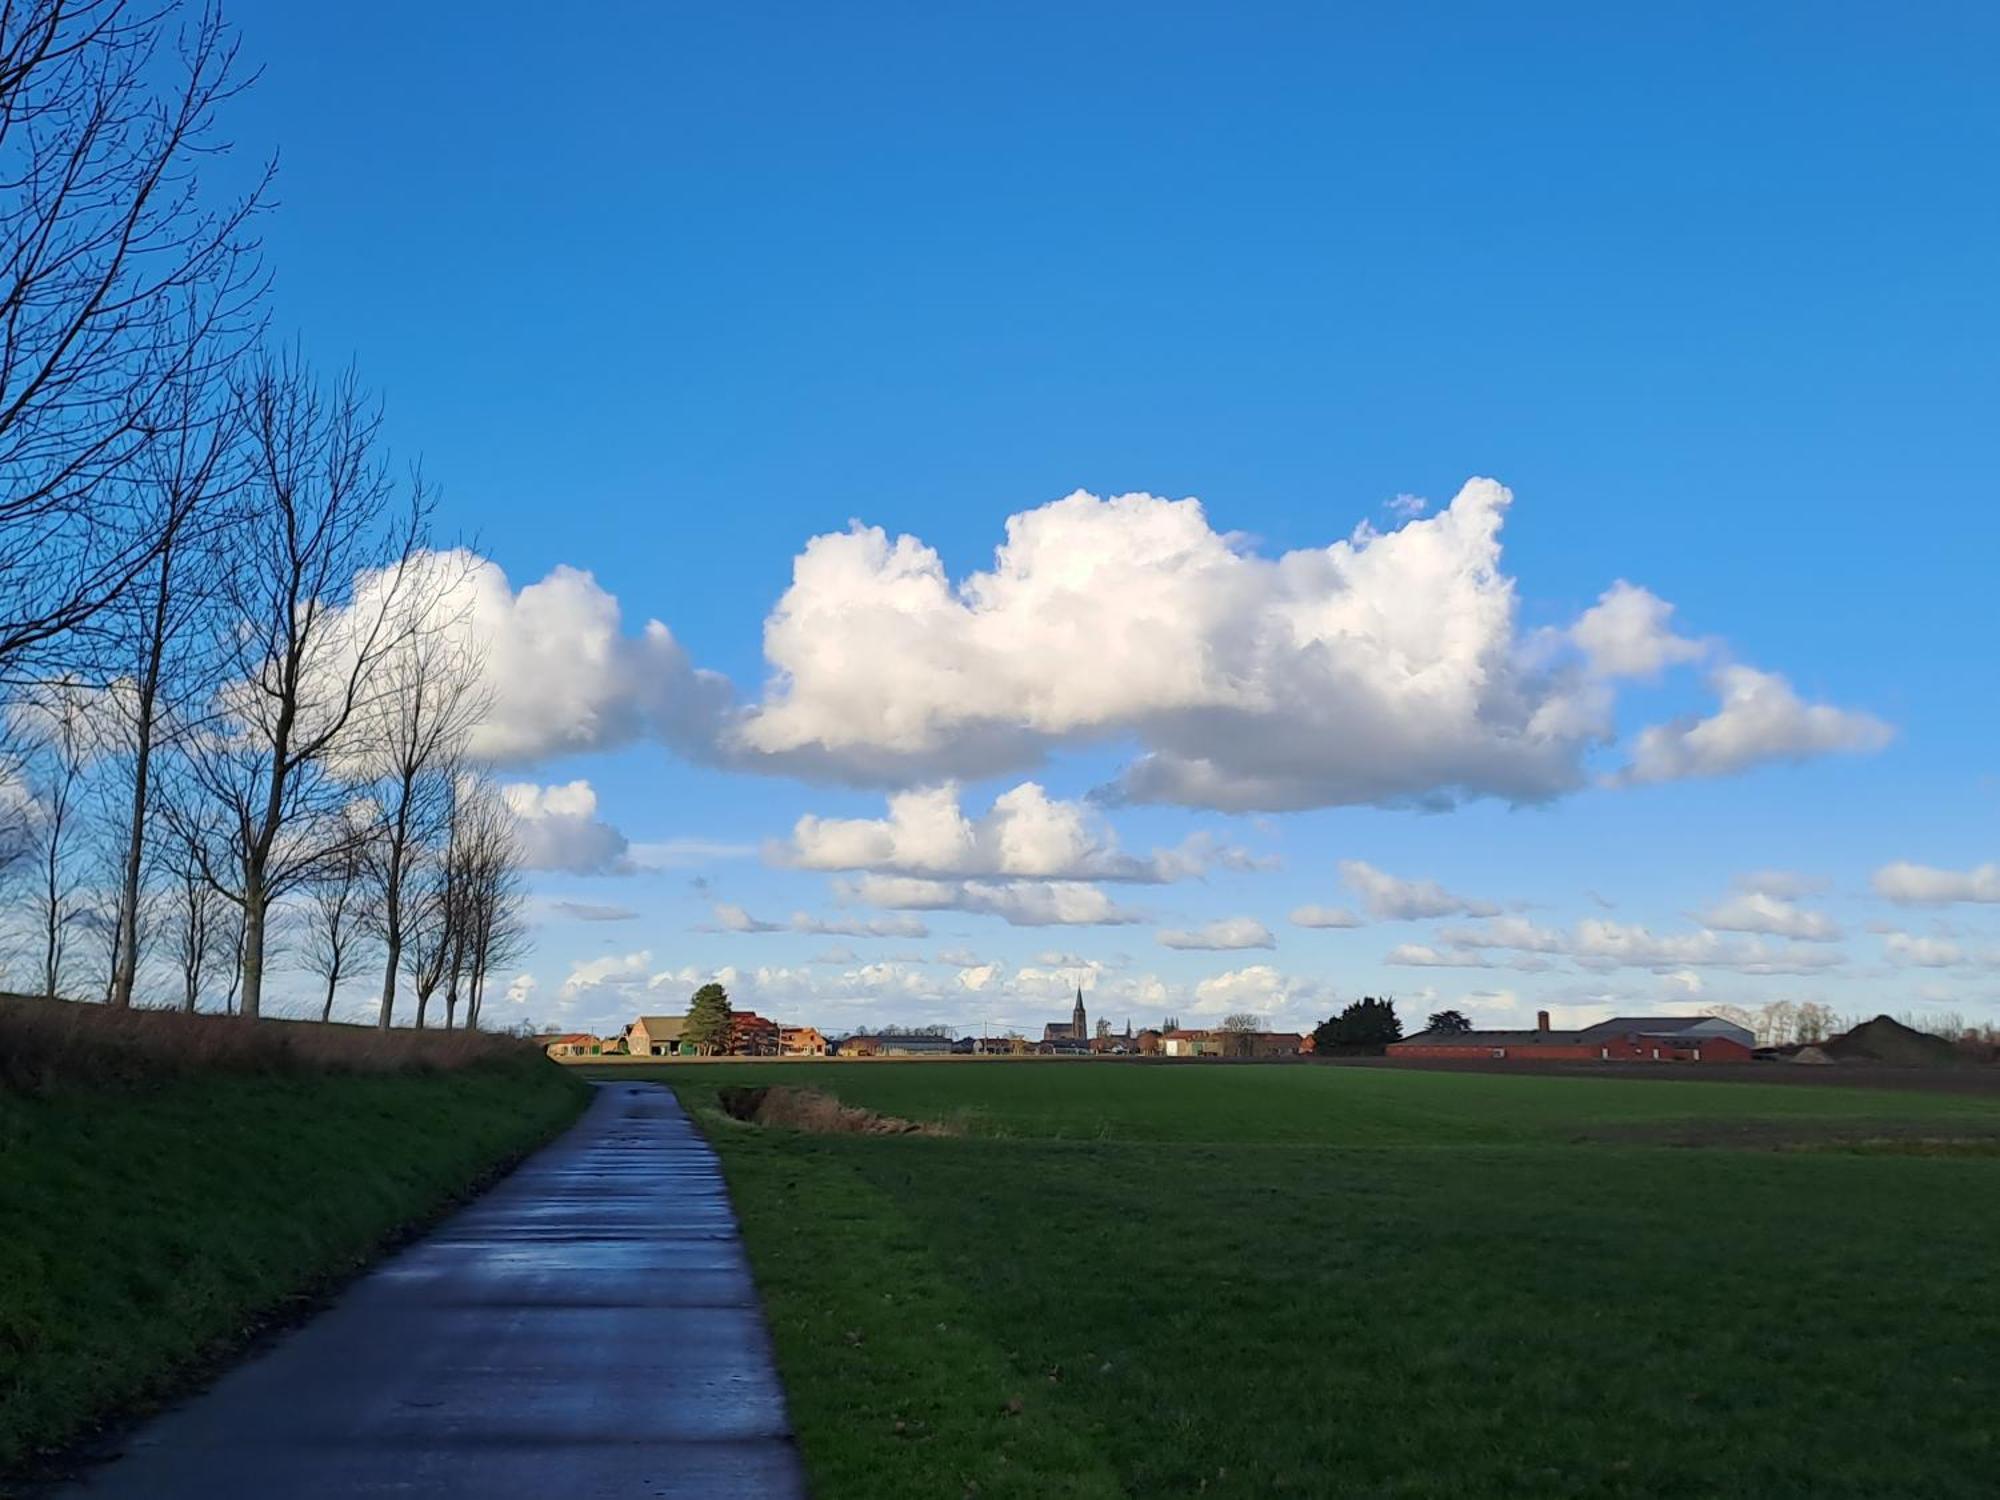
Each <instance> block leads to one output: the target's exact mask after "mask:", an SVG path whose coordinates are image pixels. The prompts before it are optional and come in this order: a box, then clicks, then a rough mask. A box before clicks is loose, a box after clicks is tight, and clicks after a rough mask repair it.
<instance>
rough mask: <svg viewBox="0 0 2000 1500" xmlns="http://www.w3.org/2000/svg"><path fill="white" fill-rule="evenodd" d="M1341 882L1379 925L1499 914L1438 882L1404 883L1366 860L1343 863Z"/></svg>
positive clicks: (1495, 909) (1492, 906) (1408, 881)
mask: <svg viewBox="0 0 2000 1500" xmlns="http://www.w3.org/2000/svg"><path fill="white" fill-rule="evenodd" d="M1340 878H1341V879H1342V880H1343V881H1344V882H1346V885H1347V888H1348V889H1349V890H1351V891H1353V892H1354V894H1355V895H1357V896H1359V897H1360V898H1361V901H1362V904H1363V905H1364V906H1366V907H1367V908H1368V914H1369V915H1370V916H1371V917H1374V918H1375V919H1376V920H1377V921H1380V922H1410V921H1416V920H1418V919H1420V918H1423V917H1490V916H1492V915H1494V914H1495V913H1497V912H1498V911H1499V910H1500V908H1499V907H1497V906H1495V905H1493V903H1492V902H1490V901H1476V900H1474V899H1472V898H1471V897H1469V896H1458V895H1454V894H1453V893H1452V892H1450V891H1448V890H1446V889H1445V888H1444V887H1443V886H1441V885H1439V884H1438V883H1437V882H1436V881H1435V880H1404V879H1402V878H1400V877H1398V876H1395V875H1391V874H1389V873H1387V872H1386V871H1383V870H1378V869H1376V868H1375V867H1374V866H1373V865H1371V864H1369V863H1367V862H1366V861H1365V860H1359V859H1343V860H1342V861H1341V862H1340Z"/></svg>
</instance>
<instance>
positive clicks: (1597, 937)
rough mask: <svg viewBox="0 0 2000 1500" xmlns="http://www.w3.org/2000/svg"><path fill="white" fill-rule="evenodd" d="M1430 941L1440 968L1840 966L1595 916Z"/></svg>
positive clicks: (1796, 947)
mask: <svg viewBox="0 0 2000 1500" xmlns="http://www.w3.org/2000/svg"><path fill="white" fill-rule="evenodd" d="M1437 936H1438V940H1439V943H1440V944H1441V947H1440V948H1439V949H1437V950H1432V951H1434V952H1436V953H1438V954H1439V957H1438V958H1436V959H1433V960H1431V961H1432V962H1444V961H1447V960H1445V959H1444V957H1443V955H1445V954H1463V955H1468V956H1471V957H1474V958H1477V957H1478V956H1480V955H1482V954H1484V953H1486V952H1488V951H1493V950H1498V951H1511V952H1515V953H1524V954H1536V955H1547V956H1553V957H1561V958H1567V959H1569V960H1570V961H1571V962H1573V963H1575V964H1577V965H1578V966H1579V967H1581V968H1585V969H1592V970H1600V971H1602V970H1610V969H1620V968H1635V969H1651V970H1652V971H1654V972H1655V973H1665V972H1668V971H1672V970H1678V969H1702V968H1717V969H1729V970H1733V971H1735V972H1737V973H1740V974H1815V973H1819V972H1822V971H1824V970H1826V969H1830V968H1837V967H1838V966H1840V965H1841V964H1844V963H1845V962H1846V961H1847V959H1846V955H1845V954H1844V953H1842V952H1840V951H1838V950H1836V949H1831V948H1827V947H1825V946H1823V945H1820V944H1814V943H1796V942H1794V943H1787V944H1783V945H1780V944H1775V943H1770V942H1766V941H1764V940H1763V939H1762V938H1756V937H1738V936H1733V935H1725V934H1723V933H1720V932H1715V931H1711V930H1710V929H1708V928H1702V929H1699V930H1697V931H1695V932H1687V933H1667V934H1658V933H1655V932H1653V931H1652V929H1651V928H1648V927H1644V926H1640V925H1638V924H1635V923H1627V922H1612V921H1607V920H1605V919H1603V918H1599V917H1589V918H1585V919H1584V920H1582V921H1580V922H1578V923H1576V925H1575V926H1573V927H1571V928H1568V929H1566V930H1558V929H1554V928H1547V927H1541V926H1538V925H1536V924H1535V923H1532V922H1529V921H1526V920H1524V919H1522V918H1519V917H1502V918H1499V919H1498V920H1496V921H1493V922H1488V923H1485V924H1482V925H1479V926H1472V927H1459V928H1447V929H1444V930H1442V931H1440V932H1439V933H1438V934H1437ZM1404 961H1409V960H1404ZM1477 966H1478V965H1477V964H1474V965H1473V967H1477Z"/></svg>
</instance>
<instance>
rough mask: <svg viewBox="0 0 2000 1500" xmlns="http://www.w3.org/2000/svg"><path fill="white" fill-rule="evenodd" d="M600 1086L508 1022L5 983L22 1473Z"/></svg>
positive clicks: (10, 1354)
mask: <svg viewBox="0 0 2000 1500" xmlns="http://www.w3.org/2000/svg"><path fill="white" fill-rule="evenodd" d="M586 1093H587V1091H586V1090H585V1089H584V1088H583V1086H582V1085H581V1083H580V1082H579V1081H578V1080H577V1079H576V1078H574V1077H573V1076H569V1075H565V1074H564V1073H563V1072H562V1070H560V1069H558V1068H556V1067H553V1066H551V1065H550V1064H549V1063H548V1062H547V1060H546V1059H545V1058H543V1057H542V1055H541V1053H540V1052H539V1051H538V1050H536V1049H534V1048H533V1047H530V1046H527V1045H525V1044H522V1043H518V1042H514V1041H511V1040H506V1039H501V1038H494V1037H479V1036H467V1035H465V1034H464V1033H459V1034H457V1035H456V1036H447V1035H444V1034H440V1033H409V1032H392V1033H388V1034H386V1035H383V1034H378V1033H376V1032H374V1031H372V1030H370V1029H367V1028H356V1027H321V1026H317V1025H309V1024H302V1023H287V1022H266V1023H263V1024H262V1025H260V1026H257V1027H246V1026H244V1025H243V1024H242V1023H240V1022H237V1021H231V1020H226V1019H223V1018H219V1017H195V1018H188V1017H181V1016H178V1015H172V1014H161V1013H157V1012H155V1013H138V1014H129V1013H128V1014H126V1015H124V1016H120V1015H118V1014H117V1013H113V1012H109V1011H106V1010H103V1009H102V1008H100V1007H81V1006H63V1005H50V1004H49V1003H47V1002H31V1001H19V1000H6V1001H0V1475H4V1474H6V1473H8V1472H16V1473H18V1472H20V1471H21V1470H22V1469H23V1468H24V1467H25V1466H27V1465H29V1464H30V1463H31V1462H32V1461H33V1460H34V1457H35V1455H36V1453H37V1452H38V1451H40V1450H43V1449H46V1448H48V1447H50V1446H51V1445H59V1444H64V1443H68V1442H71V1441H74V1440H75V1439H77V1438H78V1437H80V1436H82V1435H84V1434H85V1433H87V1432H88V1431H89V1430H90V1428H91V1427H92V1426H93V1425H95V1424H96V1423H98V1422H100V1421H102V1420H103V1419H105V1418H106V1417H108V1416H112V1415H115V1414H118V1413H121V1412H125V1411H129V1410H132V1409H134V1408H136V1407H139V1406H142V1405H143V1404H144V1403H145V1402H147V1401H148V1400H149V1399H151V1398H154V1397H157V1396H159V1395H160V1394H162V1393H165V1392H168V1391H171V1390H172V1389H174V1388H175V1387H176V1386H177V1385H178V1384H180V1383H182V1382H185V1381H186V1380H187V1379H188V1378H189V1377H190V1376H191V1375H192V1374H195V1373H198V1372H199V1371H200V1370H202V1369H203V1368H205V1367H206V1366H207V1365H209V1364H210V1363H212V1362H213V1361H214V1360H215V1359H216V1358H217V1357H218V1356H219V1355H222V1354H224V1353H226V1352H228V1351H229V1350H230V1349H231V1348H233V1347H235V1346H237V1345H239V1344H240V1343H241V1342H242V1341H243V1340H244V1339H246V1338H247V1337H248V1336H250V1335H251V1334H253V1333H255V1332H256V1331H257V1330H258V1329H259V1328H260V1327H262V1326H265V1325H267V1324H269V1323H271V1322H273V1321H279V1320H282V1319H284V1318H285V1317H286V1316H288V1315H289V1314H291V1313H293V1312H296V1311H298V1310H299V1309H300V1308H301V1307H302V1306H304V1305H308V1304H309V1303H310V1301H311V1300H312V1299H313V1298H314V1297H316V1296H317V1295H319V1294H321V1293H323V1292H324V1291H325V1290H326V1289H327V1288H329V1287H330V1286H332V1285H333V1284H335V1283H336V1282H337V1281H338V1280H339V1279H340V1278H342V1277H344V1276H345V1275H347V1274H349V1273H350V1272H352V1271H353V1270H355V1269H356V1268H358V1267H359V1266H361V1265H362V1264H364V1263H365V1262H366V1261H368V1260H369V1259H370V1258H371V1256H373V1255H374V1254H375V1253H376V1252H378V1251H379V1250H380V1249H381V1248H382V1247H383V1246H384V1245H386V1244H388V1243H390V1242H392V1241H393V1240H394V1239H395V1237H396V1236H397V1235H398V1234H399V1233H401V1232H402V1231H404V1230H405V1229H407V1228H408V1227H410V1226H411V1225H413V1224H417V1223H421V1222H423V1221H424V1220H426V1219H428V1218H430V1217H432V1216H433V1215H435V1214H437V1213H438V1212H439V1211H441V1210H442V1209H443V1208H445V1207H446V1206H448V1205H449V1204H450V1203H452V1202H453V1201H455V1200H456V1199H457V1198H458V1197H460V1196H462V1195H463V1194H464V1193H465V1192H466V1191H467V1190H468V1189H469V1188H471V1187H473V1186H475V1185H476V1184H478V1183H480V1182H481V1181H483V1180H484V1179H485V1178H487V1177H488V1176H489V1175H491V1174H492V1173H493V1172H494V1171H496V1170H498V1169H500V1168H501V1167H503V1166H505V1165H506V1164H508V1163H509V1162H511V1161H512V1160H514V1159H515V1158H516V1157H518V1156H520V1155H521V1154H522V1153H524V1152H526V1151H527V1150H529V1149H531V1148H532V1147H534V1146H536V1145H538V1144H539V1143H540V1142H542V1141H543V1140H545V1139H547V1138H548V1137H549V1136H550V1135H552V1134H554V1133H555V1132H556V1131H557V1130H559V1129H561V1128H562V1127H563V1126H564V1125H566V1124H568V1123H569V1121H570V1120H571V1119H572V1118H574V1116H575V1114H576V1112H577V1111H578V1110H579V1109H580V1108H581V1105H582V1102H583V1099H584V1097H585V1095H586Z"/></svg>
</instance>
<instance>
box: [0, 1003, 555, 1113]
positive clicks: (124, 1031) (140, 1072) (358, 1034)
mask: <svg viewBox="0 0 2000 1500" xmlns="http://www.w3.org/2000/svg"><path fill="white" fill-rule="evenodd" d="M540 1050H541V1049H540V1048H538V1047H536V1046H535V1045H534V1044H533V1043H532V1042H528V1041H524V1040H522V1039H521V1038H518V1037H511V1036H497V1035H494V1034H493V1033H490V1032H476V1031H435V1030H425V1031H412V1030H408V1029H397V1030H391V1031H381V1030H378V1029H377V1028H375V1027H373V1026H348V1025H339V1024H329V1023H326V1022H320V1021H290V1020H261V1021H256V1022H248V1021H244V1020H243V1019H242V1018H240V1017H237V1016H217V1015H188V1014H186V1013H184V1012H181V1011H173V1010H113V1009H111V1008H110V1007H109V1006H104V1005H87V1004H80V1003H78V1002H75V1001H70V1000H47V999H40V998H37V997H34V996H28V995H0V1088H4V1089H11V1090H14V1091H17V1092H22V1093H37V1094H46V1093H54V1092H57V1091H60V1090H67V1089H78V1088H136V1087H144V1086H147V1085H151V1084H156V1083H164V1082H167V1081H170V1080H172V1079H176V1078H184V1077H188V1076H191V1075H197V1074H203V1073H215V1072H227V1073H293V1072H301V1073H302V1072H320V1073H410V1072H436V1071H444V1070H448V1069H454V1068H463V1067H467V1066H470V1065H472V1064H475V1063H485V1062H497V1061H503V1060H504V1061H520V1060H524V1059H527V1058H529V1057H533V1056H536V1055H539V1053H540Z"/></svg>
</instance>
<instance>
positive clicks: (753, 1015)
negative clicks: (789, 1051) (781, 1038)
mask: <svg viewBox="0 0 2000 1500" xmlns="http://www.w3.org/2000/svg"><path fill="white" fill-rule="evenodd" d="M729 1026H730V1040H731V1046H730V1051H732V1052H734V1053H735V1054H736V1055H737V1056H738V1057H776V1056H777V1055H778V1023H777V1022H776V1021H767V1020H765V1019H764V1018H763V1017H762V1016H760V1015H758V1014H757V1012H755V1011H754V1010H739V1011H737V1012H736V1013H735V1014H734V1015H732V1016H731V1017H730V1018H729Z"/></svg>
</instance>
